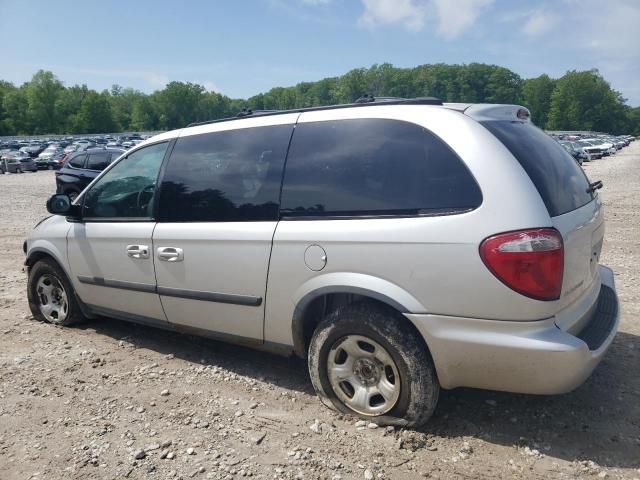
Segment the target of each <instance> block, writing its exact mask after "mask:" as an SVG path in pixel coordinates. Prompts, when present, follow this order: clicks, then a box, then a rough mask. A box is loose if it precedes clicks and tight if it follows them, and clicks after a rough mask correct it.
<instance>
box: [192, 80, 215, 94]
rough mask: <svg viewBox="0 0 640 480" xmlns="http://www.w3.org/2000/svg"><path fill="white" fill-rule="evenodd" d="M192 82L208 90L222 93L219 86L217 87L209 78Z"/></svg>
mask: <svg viewBox="0 0 640 480" xmlns="http://www.w3.org/2000/svg"><path fill="white" fill-rule="evenodd" d="M194 83H197V84H199V85H202V86H203V87H204V88H205V89H206V90H207V91H209V92H216V93H222V91H221V90H220V87H218V86H217V85H216V84H215V83H213V82H212V81H211V80H205V81H204V82H194Z"/></svg>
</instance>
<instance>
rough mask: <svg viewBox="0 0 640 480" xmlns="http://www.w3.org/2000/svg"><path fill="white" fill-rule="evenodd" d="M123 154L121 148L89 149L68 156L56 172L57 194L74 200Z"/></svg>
mask: <svg viewBox="0 0 640 480" xmlns="http://www.w3.org/2000/svg"><path fill="white" fill-rule="evenodd" d="M124 152H125V151H124V150H123V149H121V148H90V149H88V150H83V151H80V152H74V153H72V154H70V155H69V157H68V159H67V160H66V161H65V163H64V165H63V166H62V168H61V169H60V170H59V171H57V172H56V191H57V193H66V194H67V195H68V196H69V198H71V200H75V199H76V197H77V196H78V195H80V192H82V190H84V188H85V187H86V186H87V185H89V184H90V183H91V182H92V181H93V179H94V178H96V177H97V176H98V175H99V174H100V172H102V170H104V169H105V168H107V167H108V166H109V165H110V164H111V162H113V161H114V160H115V159H116V158H118V157H119V156H120V155H122V154H123V153H124Z"/></svg>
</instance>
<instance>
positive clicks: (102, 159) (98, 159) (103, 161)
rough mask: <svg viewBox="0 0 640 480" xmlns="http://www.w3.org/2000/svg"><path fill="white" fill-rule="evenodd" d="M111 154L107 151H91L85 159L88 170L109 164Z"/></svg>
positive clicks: (105, 166)
mask: <svg viewBox="0 0 640 480" xmlns="http://www.w3.org/2000/svg"><path fill="white" fill-rule="evenodd" d="M110 156H111V154H110V153H108V152H100V153H92V154H90V155H89V160H88V161H87V168H88V169H89V170H100V171H102V170H104V169H105V168H107V166H108V165H109V158H110Z"/></svg>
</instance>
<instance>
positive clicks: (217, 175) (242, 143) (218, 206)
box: [160, 125, 293, 222]
mask: <svg viewBox="0 0 640 480" xmlns="http://www.w3.org/2000/svg"><path fill="white" fill-rule="evenodd" d="M292 130H293V126H292V125H276V126H269V127H256V128H244V129H238V130H231V131H224V132H215V133H208V134H202V135H190V136H186V137H181V138H179V139H178V141H177V142H176V144H175V147H174V149H173V151H172V153H171V158H170V159H169V162H168V164H167V167H166V170H165V173H164V177H163V180H162V185H161V189H160V221H164V222H238V221H266V220H277V219H278V203H279V195H280V185H281V181H282V169H283V166H284V159H285V156H286V153H287V146H288V145H289V139H290V138H291V132H292Z"/></svg>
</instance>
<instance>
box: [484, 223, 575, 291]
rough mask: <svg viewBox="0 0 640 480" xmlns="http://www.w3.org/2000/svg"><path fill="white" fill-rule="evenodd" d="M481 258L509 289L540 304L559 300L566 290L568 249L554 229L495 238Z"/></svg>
mask: <svg viewBox="0 0 640 480" xmlns="http://www.w3.org/2000/svg"><path fill="white" fill-rule="evenodd" d="M480 257H481V258H482V261H483V262H484V264H485V265H486V266H487V268H488V269H489V270H490V271H491V273H493V274H494V275H495V276H496V277H497V278H498V280H500V281H501V282H502V283H504V284H505V285H506V286H507V287H509V288H511V289H512V290H515V291H516V292H518V293H521V294H522V295H525V296H527V297H530V298H534V299H536V300H544V301H550V300H557V299H558V298H560V293H561V290H562V276H563V272H564V245H563V242H562V236H561V235H560V233H559V232H558V231H557V230H555V229H553V228H539V229H533V230H520V231H517V232H508V233H501V234H498V235H494V236H492V237H489V238H487V239H486V240H484V241H483V242H482V243H481V244H480Z"/></svg>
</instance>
